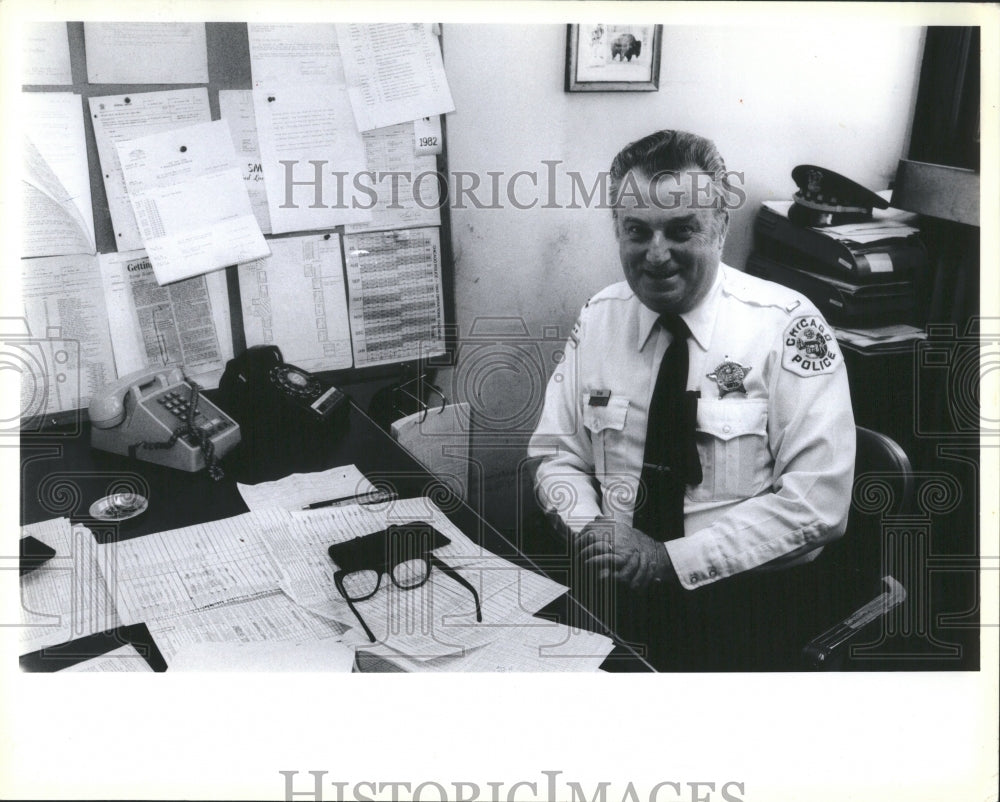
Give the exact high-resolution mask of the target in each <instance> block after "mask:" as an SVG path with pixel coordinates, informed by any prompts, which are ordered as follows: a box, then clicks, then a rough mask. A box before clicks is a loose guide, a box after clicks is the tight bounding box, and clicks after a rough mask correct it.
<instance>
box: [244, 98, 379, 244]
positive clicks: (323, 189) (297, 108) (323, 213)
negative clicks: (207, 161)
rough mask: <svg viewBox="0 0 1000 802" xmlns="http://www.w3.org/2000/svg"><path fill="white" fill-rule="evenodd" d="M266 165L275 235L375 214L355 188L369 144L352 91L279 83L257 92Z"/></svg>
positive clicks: (256, 107) (263, 163)
mask: <svg viewBox="0 0 1000 802" xmlns="http://www.w3.org/2000/svg"><path fill="white" fill-rule="evenodd" d="M253 107H254V114H255V116H256V119H257V136H258V140H259V142H260V156H261V166H262V167H263V169H264V186H265V188H266V190H267V203H268V213H269V215H270V217H271V230H272V232H273V233H275V234H283V233H286V232H289V231H309V230H315V229H324V228H333V227H335V226H339V225H344V224H345V223H358V222H364V221H366V220H370V219H371V212H370V211H368V210H367V209H365V208H364V206H365V204H366V203H367V202H368V201H367V196H366V195H363V194H362V193H361V192H360V191H359V190H358V189H356V188H355V186H354V176H355V175H357V174H358V173H361V172H363V171H364V170H365V167H366V163H365V146H364V142H363V141H362V139H361V134H360V133H359V132H358V129H357V127H356V126H355V124H354V114H353V112H352V111H351V102H350V100H349V99H348V97H347V89H346V88H344V87H343V86H342V85H339V84H333V83H317V84H309V83H302V82H298V83H290V82H287V83H276V84H271V85H268V86H266V87H258V88H255V89H254V90H253Z"/></svg>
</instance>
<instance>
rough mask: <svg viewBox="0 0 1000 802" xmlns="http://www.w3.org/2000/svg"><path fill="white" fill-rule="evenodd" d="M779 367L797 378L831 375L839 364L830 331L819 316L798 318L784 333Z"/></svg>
mask: <svg viewBox="0 0 1000 802" xmlns="http://www.w3.org/2000/svg"><path fill="white" fill-rule="evenodd" d="M783 342H784V346H783V348H782V351H781V367H783V368H784V369H785V370H788V371H791V372H792V373H794V374H796V375H797V376H821V375H823V374H826V373H833V371H834V370H836V368H837V365H838V364H840V363H841V362H842V361H843V357H842V356H841V353H840V347H839V346H838V345H837V338H836V337H835V336H834V334H833V329H831V328H830V326H829V325H828V324H827V323H826V321H824V320H823V318H822V317H820V316H819V315H802V316H801V317H797V318H795V319H794V320H793V321H792V322H791V323H789V324H788V327H787V328H786V329H785V336H784V338H783Z"/></svg>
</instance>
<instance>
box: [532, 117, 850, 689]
mask: <svg viewBox="0 0 1000 802" xmlns="http://www.w3.org/2000/svg"><path fill="white" fill-rule="evenodd" d="M611 191H612V200H613V202H614V205H613V220H614V226H615V235H616V237H617V240H618V245H619V253H620V258H621V264H622V268H623V270H624V273H625V281H623V282H620V283H618V284H614V285H612V286H610V287H607V288H606V289H604V290H602V291H601V292H599V293H598V294H597V295H595V296H594V297H593V298H591V299H590V301H588V302H587V304H586V306H585V307H584V308H583V310H582V312H581V315H580V318H579V320H578V321H577V323H576V325H575V327H574V329H573V334H572V335H571V337H570V341H569V343H568V344H567V349H566V354H565V359H563V360H562V361H561V363H560V364H559V366H558V367H557V369H556V370H555V372H554V374H553V376H552V378H551V380H550V382H549V385H548V389H547V392H546V397H545V406H544V410H543V413H542V417H541V419H540V421H539V423H538V427H537V429H536V431H535V433H534V435H533V436H532V439H531V442H530V445H529V456H531V457H532V458H534V459H535V460H536V461H537V463H538V464H537V476H536V490H537V493H538V497H539V500H540V502H541V503H542V505H543V506H544V508H545V509H546V511H547V512H548V513H549V514H550V517H551V518H553V519H554V520H556V521H558V528H559V529H560V530H561V532H562V533H563V534H564V535H565V536H566V537H567V538H568V540H569V542H570V544H571V546H572V548H573V552H574V554H575V555H576V557H577V558H578V561H579V562H578V565H581V566H582V568H583V571H584V574H585V575H587V576H590V577H593V578H596V579H597V586H598V588H599V589H603V591H604V592H605V593H607V592H609V589H613V591H614V593H613V597H614V598H615V599H616V601H614V603H613V604H614V613H613V616H614V618H615V620H614V622H613V627H614V628H616V630H617V631H618V632H619V633H620V634H623V635H624V636H625V637H627V638H628V639H629V640H632V641H633V642H637V643H639V644H640V645H641V646H643V647H645V648H647V649H648V650H649V654H650V657H651V659H652V661H653V662H654V664H656V665H657V666H658V667H660V668H663V669H667V670H728V669H758V668H789V667H792V665H791V663H792V661H793V659H794V657H793V655H792V654H791V652H788V651H782V650H783V649H787V646H786V645H783V644H788V643H789V642H791V643H794V642H795V640H796V638H797V637H799V634H800V633H799V632H798V631H797V628H798V629H802V628H803V627H805V626H809V625H811V623H812V622H811V616H809V615H802V613H805V612H809V611H810V610H809V608H811V606H812V604H813V602H812V601H811V599H810V598H809V596H810V590H811V588H810V577H809V569H808V567H803V566H806V564H808V563H810V562H811V561H812V560H813V559H814V558H815V557H816V556H817V555H818V554H819V552H820V550H821V547H822V546H823V545H824V544H825V543H828V542H830V541H832V540H834V539H836V538H838V537H840V536H841V535H842V534H843V532H844V527H845V524H846V519H847V512H848V508H849V506H850V496H851V484H852V478H853V470H854V449H855V429H854V419H853V414H852V410H851V402H850V395H849V391H848V385H847V373H846V370H845V367H844V364H843V358H842V355H841V352H840V350H839V347H838V345H837V341H836V339H835V338H834V336H833V331H832V329H831V328H830V326H829V325H828V324H827V323H826V322H825V321H824V320H823V318H822V316H821V315H820V314H819V312H818V311H817V310H816V308H815V307H814V306H813V305H812V304H811V303H810V302H809V301H808V300H807V299H805V298H804V297H803V296H801V295H799V294H798V293H795V292H793V291H792V290H789V289H787V288H785V287H782V286H780V285H777V284H773V283H770V282H766V281H763V280H761V279H757V278H754V277H752V276H749V275H746V274H744V273H741V272H739V271H737V270H734V269H733V268H730V267H728V266H726V265H723V264H721V262H720V259H721V254H722V245H723V242H724V239H725V235H726V230H727V227H728V223H729V216H728V215H729V213H728V209H727V201H729V200H731V199H732V198H733V197H734V196H735V193H734V192H733V190H732V187H731V186H730V185H729V184H728V176H727V174H726V169H725V165H724V163H723V160H722V158H721V156H720V155H719V153H718V151H717V150H716V148H715V146H714V144H712V143H711V142H710V141H708V140H706V139H704V138H702V137H698V136H695V135H692V134H688V133H685V132H678V131H660V132H657V133H655V134H652V135H650V136H648V137H646V138H644V139H642V140H640V141H638V142H635V143H633V144H631V145H629V146H628V147H626V148H625V149H624V150H623V151H622V152H621V153H619V154H618V156H617V157H616V158H615V160H614V162H613V164H612V168H611ZM676 318H680V319H681V320H682V321H683V323H684V324H685V326H684V327H682V329H683V332H682V333H680V334H671V332H670V331H669V330H668V328H673V327H672V326H668V325H667V320H668V319H674V320H675V319H676ZM688 332H689V336H688V337H687V342H686V345H687V359H686V362H687V379H686V390H687V394H686V397H690V398H692V399H694V398H695V397H696V398H697V400H696V401H695V402H694V403H696V413H695V412H694V411H693V410H694V407H692V416H691V417H692V420H691V421H690V428H691V429H692V432H691V433H690V434H688V435H684V434H683V433H681V434H680V435H679V436H680V437H681V438H682V439H683V438H684V437H685V436H686V437H687V438H688V439H689V440H690V442H691V443H692V448H691V451H692V453H696V459H695V467H694V470H693V471H691V472H688V474H687V475H686V476H685V486H683V488H682V491H683V510H682V515H683V518H682V520H683V523H682V524H677V525H674V526H673V530H674V531H663V526H662V524H663V523H664V522H663V521H660V522H659V524H661V525H660V526H659V527H657V522H656V521H655V520H654V521H651V522H648V523H643V526H646V528H648V529H650V530H651V531H653V530H654V529H657V528H658V529H659V531H656V532H655V533H654V534H653V536H651V535H650V534H649V532H646V531H641V530H640V529H639V528H636V526H635V525H634V524H636V522H637V520H638V518H639V517H640V515H639V514H640V513H641V512H642V510H641V506H642V504H643V503H649V502H648V500H649V498H650V496H654V497H655V496H656V495H657V493H659V492H660V491H659V490H658V488H657V487H656V486H653V485H649V486H647V484H648V483H647V480H646V479H645V478H643V477H644V473H643V464H644V454H647V455H648V453H649V452H648V450H647V443H646V440H647V429H649V431H650V433H652V432H655V431H660V430H661V427H671V426H674V427H677V428H678V429H682V428H683V427H684V423H683V421H682V418H683V417H684V416H683V415H682V416H678V417H677V418H675V419H671V420H648V415H649V412H650V406H651V400H652V397H653V391H654V386H655V385H656V383H657V377H658V373H659V368H660V364H661V361H663V359H664V354H665V353H666V352H667V350H668V347H669V346H670V344H671V342H672V341H673V340H674V338H675V337H681V338H683V337H684V336H685V335H686V334H688ZM679 345H680V346H681V347H683V346H684V343H683V342H680V343H679ZM681 381H683V379H681ZM695 446H696V452H695V448H694V447H695ZM699 463H700V464H699ZM647 467H648V466H647ZM699 469H700V470H699ZM644 500H645V501H644ZM680 514H681V511H680V510H678V515H680ZM679 529H683V531H677V530H679ZM578 591H579V592H581V593H582V594H583V595H584V596H585V597H588V598H591V600H593V597H594V595H595V594H594V588H593V587H589V588H578ZM775 600H778V601H779V602H780V604H778V605H777V608H775V605H774V603H773V602H774V601H775ZM591 603H592V604H596V602H593V601H591ZM776 616H777V617H776ZM807 622H808V623H807ZM609 623H612V622H609ZM812 634H818V633H817V632H812V633H808V634H804V636H803V640H802V641H801V642H800V643H799V644H798V645H799V646H801V645H804V643H805V641H806V640H808V637H809V635H812Z"/></svg>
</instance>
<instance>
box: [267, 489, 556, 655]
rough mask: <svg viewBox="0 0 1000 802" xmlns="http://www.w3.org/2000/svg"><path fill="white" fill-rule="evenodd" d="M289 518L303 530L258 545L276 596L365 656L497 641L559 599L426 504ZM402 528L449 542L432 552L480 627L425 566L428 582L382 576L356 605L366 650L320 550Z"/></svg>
mask: <svg viewBox="0 0 1000 802" xmlns="http://www.w3.org/2000/svg"><path fill="white" fill-rule="evenodd" d="M294 518H295V519H296V520H297V521H300V522H301V524H302V525H301V526H298V527H294V528H289V529H288V530H287V532H286V536H285V537H270V538H268V539H267V541H266V547H267V549H268V550H269V551H270V552H271V554H272V557H273V558H274V560H275V563H276V564H277V565H279V566H281V571H282V577H283V579H282V589H283V590H284V591H285V593H286V594H287V595H288V596H289V597H290V598H292V599H293V600H295V601H296V602H298V603H299V604H300V605H302V606H303V607H305V608H306V609H309V610H311V611H312V612H314V613H316V614H317V615H321V616H323V617H325V618H331V619H333V620H335V621H339V622H341V623H343V624H346V625H348V626H350V627H352V629H351V631H350V632H349V633H347V634H346V635H345V637H344V641H345V643H351V644H354V645H356V646H359V647H361V646H363V647H364V649H365V651H367V652H373V653H378V654H385V655H396V654H404V655H407V656H409V657H412V658H414V659H418V660H425V659H430V658H432V657H439V656H442V655H446V654H456V653H461V652H463V651H464V650H465V649H468V648H472V647H475V646H481V645H483V644H485V643H489V642H491V641H493V640H496V639H497V638H499V637H501V636H502V635H503V633H504V632H505V631H506V630H507V629H508V628H509V627H511V626H515V625H517V624H520V623H524V622H526V621H527V620H529V619H530V618H531V615H532V613H534V612H536V611H537V610H539V609H541V608H542V607H544V606H545V605H546V604H548V603H549V602H551V601H552V600H553V599H555V598H558V597H559V596H560V595H562V594H563V593H565V592H566V588H565V587H564V586H562V585H559V584H558V583H556V582H553V581H552V580H550V579H547V578H546V577H543V576H541V575H538V574H534V573H532V572H530V571H527V570H525V569H523V568H520V567H519V566H516V565H514V564H513V563H511V562H509V561H507V560H504V559H502V558H501V557H497V556H496V555H493V554H491V553H490V552H488V551H486V550H485V549H483V548H481V547H480V546H477V545H476V544H475V543H473V542H472V541H471V540H470V539H469V538H468V537H467V536H466V535H465V534H463V533H462V532H461V530H459V529H458V528H457V527H456V526H455V525H454V524H452V523H451V521H449V520H448V519H447V517H446V516H445V515H444V513H443V512H442V511H441V509H440V508H438V507H437V506H436V505H435V504H434V502H433V501H431V500H430V499H428V498H414V499H401V500H394V501H389V502H386V503H384V504H373V505H365V506H360V505H359V506H353V507H339V508H330V509H321V510H313V511H309V512H300V513H295V514H294ZM411 521H424V522H427V523H430V524H431V525H433V526H434V527H435V528H436V529H437V530H438V531H440V532H441V533H442V534H443V535H445V536H446V537H447V538H448V539H449V540H450V541H451V542H450V543H449V544H448V545H447V546H444V547H442V548H439V549H437V550H435V552H434V553H435V555H437V556H438V557H439V558H440V559H441V560H442V561H443V562H445V563H446V564H447V565H448V566H449V567H451V568H454V569H455V570H456V571H459V572H460V573H461V574H462V575H463V577H464V578H465V579H467V580H468V581H469V582H470V583H471V584H472V585H473V586H474V587H475V588H476V589H477V591H478V593H479V597H480V601H481V607H482V619H483V620H482V622H477V621H476V613H475V601H474V599H473V597H472V594H471V593H470V592H469V591H468V589H467V588H465V587H463V586H462V585H460V584H459V583H457V582H456V581H455V580H454V579H452V578H451V577H449V576H447V575H446V574H444V573H443V572H442V571H440V570H439V569H432V572H431V577H430V579H429V580H428V582H427V583H426V584H424V585H422V586H421V587H419V588H416V589H413V590H399V589H398V588H397V587H396V586H395V585H393V584H392V582H391V581H390V580H389V579H388V578H387V577H384V578H383V581H382V585H381V587H380V588H379V591H378V593H376V594H375V596H373V597H372V598H371V599H369V600H367V601H363V602H357V603H356V604H355V606H356V608H357V609H358V612H360V613H361V615H362V617H363V618H364V620H365V622H366V623H367V624H368V626H369V627H370V628H371V630H372V632H373V633H374V635H375V637H376V639H377V640H378V641H379V643H377V644H372V643H371V642H370V641H369V640H368V638H367V636H366V635H365V633H364V631H363V630H362V629H361V627H360V624H359V623H358V620H357V618H356V617H355V615H354V614H353V613H352V612H351V609H350V607H348V605H347V602H346V601H345V600H344V599H343V598H342V597H341V596H340V594H339V593H338V592H337V589H336V585H335V583H334V580H333V574H334V572H335V570H336V566H335V565H334V563H333V562H332V561H331V560H330V557H329V555H328V553H327V549H328V548H329V546H330V545H331V544H333V543H338V542H343V541H345V540H350V539H351V538H355V537H361V536H362V535H366V534H370V533H372V532H377V531H379V530H381V529H384V528H385V527H386V526H387V525H389V524H392V523H408V522H411Z"/></svg>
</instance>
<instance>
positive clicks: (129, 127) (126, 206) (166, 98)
mask: <svg viewBox="0 0 1000 802" xmlns="http://www.w3.org/2000/svg"><path fill="white" fill-rule="evenodd" d="M89 103H90V115H91V117H92V118H93V123H94V139H95V140H96V141H97V155H98V156H99V157H100V160H101V173H102V174H103V175H104V190H105V193H106V194H107V196H108V211H109V212H110V213H111V222H112V224H113V225H114V232H115V246H116V248H117V250H119V251H133V250H135V249H137V248H141V247H143V246H142V237H141V236H140V235H139V227H138V226H137V225H136V222H135V215H134V214H133V212H132V203H131V201H130V200H129V197H128V192H127V191H126V189H125V178H124V176H123V175H122V169H121V164H120V163H119V161H118V150H117V149H116V147H115V145H116V143H118V142H121V141H123V140H126V139H136V138H138V137H142V136H146V135H148V134H155V133H158V132H159V131H166V130H169V129H171V128H183V127H184V126H187V125H192V124H193V123H197V122H209V121H211V119H212V113H211V110H210V109H209V105H208V90H207V89H205V88H204V87H200V88H198V89H173V90H169V91H166V92H137V93H134V94H128V95H107V96H102V97H92V98H90V99H89Z"/></svg>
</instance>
